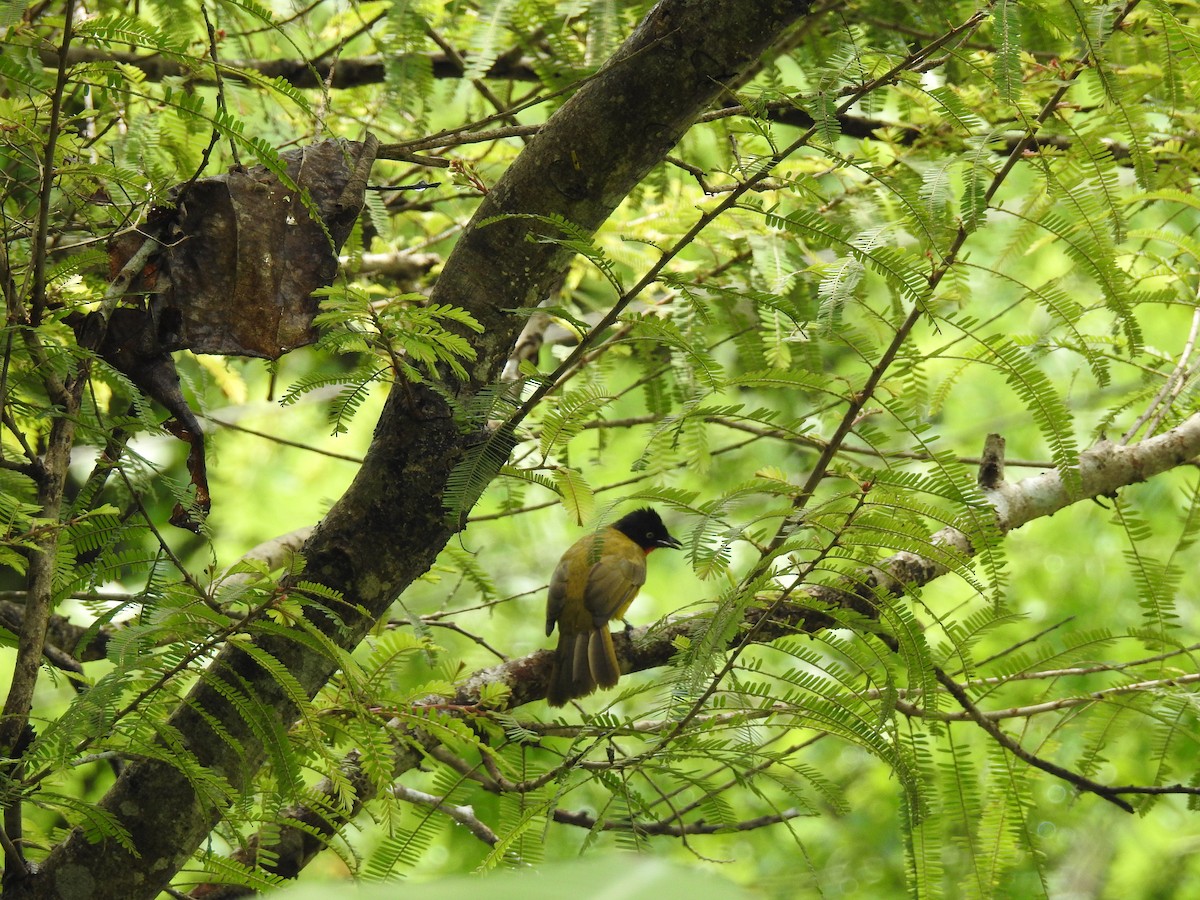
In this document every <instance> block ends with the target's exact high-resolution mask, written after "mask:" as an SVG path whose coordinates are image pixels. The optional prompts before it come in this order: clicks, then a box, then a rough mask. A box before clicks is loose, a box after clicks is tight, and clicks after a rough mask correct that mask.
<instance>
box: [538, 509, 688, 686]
mask: <svg viewBox="0 0 1200 900" xmlns="http://www.w3.org/2000/svg"><path fill="white" fill-rule="evenodd" d="M682 546H683V545H682V544H680V543H679V541H677V540H675V538H673V537H671V535H670V533H669V532H668V531H667V526H666V525H664V524H663V520H662V519H661V518H660V517H659V515H658V513H656V512H655V511H654V510H652V509H650V508H649V507H646V508H644V509H638V510H634V511H633V512H631V513H629V515H627V516H624V517H622V518H620V519H618V520H617V521H616V522H615V523H614V524H612V525H610V526H609V527H607V528H605V529H604V530H603V531H598V532H595V533H593V534H588V535H584V536H583V537H581V538H580V539H579V540H577V541H576V542H575V543H574V544H572V545H571V546H570V547H569V548H568V549H567V552H566V553H564V554H563V555H562V559H560V560H559V561H558V567H557V568H556V569H555V570H554V575H553V577H551V579H550V591H549V593H548V594H547V595H546V636H547V637H549V636H550V634H551V632H553V631H554V626H555V625H557V626H558V650H557V651H556V652H555V655H554V668H553V670H552V671H551V673H550V688H549V690H547V692H546V701H547V702H548V703H549V704H550V705H551V706H562V705H563V704H564V703H566V702H567V701H568V700H574V699H575V698H576V697H585V696H587V695H588V694H590V693H591V692H592V691H594V690H595V689H596V688H597V687H603V688H611V687H615V686H616V684H617V679H618V678H620V677H621V669H620V667H619V666H618V665H617V653H616V650H614V649H613V642H612V635H611V634H610V633H609V631H608V623H609V622H610V621H611V620H613V619H623V618H624V617H625V612H626V610H628V609H629V604H630V603H632V602H633V598H634V597H636V596H637V592H638V590H639V589H640V588H641V586H642V585H643V584H645V582H646V557H647V556H649V555H650V551H651V550H654V549H655V548H657V547H671V548H673V549H676V550H678V549H679V548H680V547H682Z"/></svg>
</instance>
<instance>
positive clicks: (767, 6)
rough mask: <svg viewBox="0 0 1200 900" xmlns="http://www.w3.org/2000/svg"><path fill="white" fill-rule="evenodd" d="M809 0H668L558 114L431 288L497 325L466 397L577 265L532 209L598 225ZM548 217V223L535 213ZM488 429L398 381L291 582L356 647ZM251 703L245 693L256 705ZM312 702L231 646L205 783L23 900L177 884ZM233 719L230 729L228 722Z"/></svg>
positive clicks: (186, 787) (24, 887)
mask: <svg viewBox="0 0 1200 900" xmlns="http://www.w3.org/2000/svg"><path fill="white" fill-rule="evenodd" d="M807 8H808V3H807V2H796V0H719V2H718V0H664V2H662V3H659V4H658V5H657V6H656V7H655V8H654V9H653V10H652V11H651V12H650V14H649V15H648V16H647V17H646V19H645V21H644V22H642V24H641V25H640V26H639V28H638V29H637V31H636V32H635V33H634V34H633V35H632V36H631V37H630V38H629V40H628V41H626V43H625V44H624V45H623V46H622V48H621V49H620V50H619V51H618V52H617V54H616V55H615V56H614V57H613V59H612V60H610V61H609V62H608V63H607V64H606V65H605V67H604V68H603V69H602V70H601V71H600V72H599V73H597V75H596V76H594V77H593V78H592V79H590V80H589V81H588V82H587V83H586V84H585V85H584V86H583V87H582V88H581V89H580V90H579V91H578V93H576V94H575V96H574V97H572V98H571V99H570V100H569V101H568V102H567V103H566V104H565V105H564V106H563V107H562V108H561V109H560V110H559V111H558V112H557V113H556V114H555V115H554V116H553V117H552V118H551V119H550V121H549V122H548V123H547V125H546V127H545V128H544V129H543V130H542V131H541V133H540V134H539V135H538V136H537V138H536V139H535V140H534V141H533V142H531V144H530V145H529V147H527V148H526V150H525V151H524V152H523V153H522V154H521V156H520V157H519V158H518V159H517V160H516V162H515V163H514V164H513V166H512V167H511V168H510V169H509V170H508V171H507V172H506V173H505V175H504V177H503V178H502V179H501V180H500V182H499V183H498V184H497V185H496V186H495V187H494V188H493V190H492V191H491V192H490V193H489V194H488V196H487V197H486V198H485V199H484V202H483V203H482V204H481V205H480V208H479V210H478V212H477V214H476V216H475V218H474V219H473V221H472V224H471V227H469V228H468V229H467V231H466V233H465V234H464V236H463V237H462V239H461V240H460V242H459V244H458V245H457V247H456V248H455V251H454V253H453V254H452V255H451V258H450V260H449V261H448V262H447V265H446V268H445V271H444V273H443V274H442V276H441V278H440V280H439V282H438V284H437V286H436V289H435V291H434V296H433V299H434V301H436V302H440V303H450V304H454V305H456V306H460V307H463V308H465V309H467V310H468V311H470V312H471V313H472V315H474V316H475V318H476V319H477V320H478V321H479V322H481V323H482V324H483V325H484V326H485V330H484V333H483V334H482V335H480V336H478V337H477V338H476V339H475V342H474V343H475V346H476V352H477V356H476V359H475V361H474V363H473V364H472V368H471V370H470V379H469V381H468V382H467V383H466V384H463V385H459V386H457V388H456V390H457V392H458V393H459V394H460V396H461V397H463V398H467V397H469V396H470V395H471V394H472V393H474V392H475V391H477V390H478V389H479V388H480V387H482V386H484V385H486V384H488V383H490V382H491V381H493V380H494V379H495V377H496V375H497V373H498V372H499V371H500V368H501V367H502V365H503V363H504V360H505V358H506V357H507V355H508V353H509V350H510V349H511V347H512V344H513V341H514V340H515V338H516V336H517V334H518V333H519V331H520V329H521V326H522V324H523V322H524V319H523V318H522V317H520V316H516V315H513V314H511V313H509V312H507V311H506V310H509V309H512V308H514V307H521V306H535V305H536V304H537V302H538V301H539V300H540V299H541V298H542V297H543V296H544V294H545V292H546V291H547V289H548V288H549V286H550V285H551V284H552V283H553V281H554V280H555V278H556V277H558V275H560V274H561V272H562V271H563V270H564V269H565V268H566V266H567V265H568V263H569V262H570V257H569V255H568V254H567V253H565V252H564V251H562V250H561V249H559V248H557V247H556V246H554V245H551V244H546V243H540V242H531V241H527V240H525V239H524V237H525V235H526V234H527V233H528V232H529V231H530V230H531V228H534V227H535V225H534V224H533V223H532V222H531V220H528V219H523V218H513V219H503V220H500V221H493V223H492V224H489V225H486V226H484V227H479V223H481V222H483V221H484V220H485V219H488V218H491V217H495V216H498V215H506V214H516V215H529V214H532V215H535V216H560V217H562V218H563V219H565V220H567V221H569V222H571V223H573V224H574V225H575V226H576V227H578V228H580V229H582V230H584V231H586V232H589V233H590V232H592V231H594V230H595V229H596V228H597V227H598V226H599V225H600V224H601V223H603V221H604V220H605V219H606V218H607V217H608V216H609V214H610V213H611V212H612V210H613V209H614V208H615V207H616V205H617V204H618V203H620V201H621V200H622V199H623V198H624V197H625V196H626V194H627V193H628V192H629V191H630V190H631V189H632V188H633V187H634V186H635V185H636V184H637V183H638V182H639V181H640V180H641V179H642V177H643V176H644V175H645V174H646V173H647V172H648V171H649V170H650V168H651V167H652V166H653V165H655V164H656V163H657V162H659V161H660V160H661V159H662V157H663V156H664V155H665V154H666V153H667V151H668V150H670V148H671V147H672V146H673V145H674V144H675V142H676V141H677V140H678V139H679V137H680V136H681V135H682V134H683V132H684V131H685V130H686V129H687V127H688V126H689V125H690V124H691V123H692V122H693V121H694V119H695V118H696V116H697V115H698V114H699V113H700V112H701V111H702V110H703V109H704V108H705V107H706V106H708V105H709V104H710V103H711V102H712V101H713V100H714V98H716V97H717V96H718V95H719V94H720V93H721V91H722V90H723V85H725V84H728V83H730V82H731V81H732V80H734V79H736V77H737V75H738V74H739V73H740V72H742V71H744V70H745V69H746V68H747V67H748V66H750V65H751V64H753V63H754V62H755V61H756V60H757V58H758V56H759V54H760V53H762V52H764V51H765V50H766V49H767V48H768V47H769V46H770V45H771V43H772V42H773V41H774V40H775V39H776V38H777V37H778V35H779V34H780V32H781V31H783V30H784V29H785V28H786V27H787V26H788V25H789V24H791V23H792V22H793V21H795V20H796V19H797V18H798V17H800V16H801V15H803V14H804V13H805V12H806V11H807ZM537 227H539V228H540V227H541V226H537ZM477 439H478V435H474V436H473V435H470V434H463V433H461V432H460V431H459V429H458V428H457V427H456V425H455V423H454V421H453V419H452V418H451V416H450V411H449V408H448V407H447V406H446V404H445V402H444V401H443V400H442V399H441V398H440V397H439V396H438V395H437V394H435V393H434V392H432V391H429V390H426V389H424V388H421V387H420V386H408V387H407V388H406V389H404V390H396V391H393V392H392V395H391V397H390V398H389V400H388V402H387V404H386V407H385V410H384V413H383V415H382V417H381V418H380V421H379V423H378V426H377V428H376V433H375V439H374V442H373V443H372V446H371V449H370V451H369V453H368V455H367V458H366V460H365V462H364V464H363V466H362V468H361V470H360V471H359V473H358V475H357V477H356V478H355V480H354V483H353V484H352V485H351V486H350V488H349V490H347V492H346V494H345V495H344V496H343V497H342V498H341V499H340V500H339V501H338V502H337V504H336V505H335V506H334V508H333V509H332V510H331V511H330V513H329V515H328V516H327V517H326V518H325V520H324V521H323V522H322V523H321V525H320V526H319V528H318V529H317V530H316V532H315V533H314V534H313V536H312V537H311V538H310V540H309V541H308V543H307V545H306V547H305V551H304V552H305V558H306V560H307V569H306V571H305V572H304V573H303V575H302V576H301V578H299V579H295V580H293V582H292V585H291V586H292V589H294V590H299V588H298V587H297V585H298V584H299V582H300V581H302V580H304V581H315V582H320V583H321V584H324V585H326V586H328V587H329V588H332V589H334V590H336V591H339V592H340V593H341V594H342V595H343V596H344V597H345V600H346V604H345V606H344V607H343V608H342V609H341V610H337V611H336V612H338V613H340V614H341V616H342V619H341V621H340V622H335V621H333V620H332V619H329V620H326V621H324V622H322V623H319V627H321V628H322V629H323V630H324V631H325V632H326V633H327V634H328V635H329V636H330V637H331V638H332V639H333V640H334V641H336V642H337V644H339V645H340V646H342V647H344V648H351V647H353V646H355V645H356V644H357V643H358V642H359V641H360V640H361V639H362V638H363V636H364V635H365V634H366V632H367V630H368V629H369V628H370V627H371V625H372V623H373V622H374V621H375V620H376V619H377V618H378V617H379V616H381V615H383V614H384V613H385V612H386V611H387V610H388V608H389V607H390V606H391V604H392V602H393V600H394V599H395V598H396V597H397V596H398V595H399V594H400V593H401V592H402V591H403V590H404V589H405V588H406V587H407V586H408V585H409V584H410V583H412V581H413V580H414V579H416V578H417V577H419V576H420V575H421V574H422V573H424V572H425V571H426V570H427V569H428V568H429V567H430V565H431V564H432V563H433V561H434V558H435V557H436V556H437V554H438V553H439V552H440V550H441V549H442V547H443V546H444V545H445V543H446V541H447V540H448V539H449V537H450V536H451V534H452V530H451V528H450V526H448V525H447V524H446V521H445V519H444V517H443V514H442V489H443V485H444V484H445V482H446V477H447V475H448V474H449V473H450V471H451V469H452V468H453V466H454V464H455V463H456V462H457V461H458V460H459V459H460V458H461V456H462V453H463V451H464V448H465V447H466V446H468V445H469V443H470V442H471V441H472V440H477ZM257 643H258V645H259V647H260V648H261V649H262V650H264V651H266V652H268V653H270V654H272V655H273V656H274V657H275V659H277V660H278V661H279V662H280V664H281V665H282V666H283V667H285V668H286V669H287V670H288V671H289V672H291V673H292V675H293V676H294V677H295V678H296V679H297V681H298V682H299V683H300V685H301V686H302V688H303V689H304V691H305V692H306V693H308V695H309V696H312V695H314V694H315V693H316V692H317V691H318V690H319V689H320V687H321V686H322V685H323V684H324V683H325V682H326V681H327V680H328V679H329V677H330V676H331V675H332V674H333V672H334V671H335V668H336V665H335V661H334V660H332V659H330V658H329V657H328V656H325V655H322V654H319V653H315V652H313V651H311V650H309V649H308V648H307V647H306V646H305V645H304V644H301V643H299V642H296V641H291V640H287V639H284V638H276V639H270V640H268V639H260V640H258V641H257ZM230 692H237V693H240V694H241V695H243V696H244V697H245V698H247V701H246V703H249V704H250V705H251V707H252V708H254V709H255V710H257V711H258V712H259V713H261V714H262V715H264V716H265V715H271V716H273V717H275V719H276V721H274V722H273V723H271V725H269V726H267V727H266V728H263V727H256V725H252V724H251V723H248V722H247V721H246V720H245V719H244V718H243V717H242V715H241V714H240V713H239V712H238V709H237V708H236V707H235V706H234V705H233V704H231V703H230V702H229V701H228V700H227V699H226V696H227V695H228V694H229V693H230ZM246 703H243V704H242V706H243V708H245V706H246ZM295 714H296V710H295V708H294V706H293V705H292V704H291V703H290V702H289V701H288V698H287V696H286V695H285V693H284V692H283V690H282V689H281V688H280V687H279V685H278V684H277V683H276V682H275V681H274V680H273V679H272V678H271V676H270V675H269V674H267V673H265V672H264V671H263V670H262V669H261V668H259V667H258V666H257V664H255V663H254V662H253V661H252V660H251V659H250V658H249V657H248V656H247V655H246V654H245V653H244V652H242V651H239V650H237V649H235V648H232V647H227V648H226V649H225V650H224V651H223V652H222V653H221V654H220V655H219V656H218V657H217V659H216V660H215V661H214V662H213V664H212V666H211V667H210V670H209V674H208V676H207V677H206V678H205V680H204V681H202V682H200V683H198V684H197V686H196V688H195V689H194V690H193V691H192V692H191V694H190V696H189V698H188V701H187V703H186V704H185V705H183V706H181V707H180V708H179V710H178V711H177V712H176V713H175V715H173V716H172V718H171V721H170V723H169V728H170V729H171V730H172V731H173V733H174V734H175V735H176V736H177V739H178V748H177V749H173V750H172V752H173V753H175V754H178V755H183V754H187V756H188V757H189V758H191V759H192V760H194V762H192V763H189V764H188V765H187V766H186V768H187V769H194V768H195V765H196V763H198V764H199V765H200V766H203V767H204V768H205V769H206V770H207V771H208V772H209V773H211V777H212V782H211V783H208V782H199V781H197V780H195V779H189V778H188V777H185V776H184V774H182V772H181V771H180V769H179V768H177V767H176V766H174V765H171V764H169V763H166V762H159V761H154V760H139V761H136V762H134V763H132V764H131V765H130V766H129V767H128V768H127V769H126V770H125V772H124V774H123V775H122V776H121V778H120V779H119V780H118V782H117V783H116V785H114V786H113V788H112V789H111V790H110V791H109V793H108V795H107V796H106V797H105V798H104V800H103V802H102V806H103V809H104V810H105V812H106V813H107V814H108V815H110V816H112V817H114V818H115V819H116V820H118V821H119V822H121V823H122V825H123V826H124V827H125V828H126V829H128V831H129V833H130V835H131V836H132V841H133V845H134V847H135V848H136V853H131V852H130V851H129V850H127V849H125V848H123V847H121V846H118V845H117V844H116V842H115V841H106V842H101V843H95V844H93V843H90V842H89V841H88V839H87V837H86V836H85V835H84V833H83V832H82V831H81V830H79V829H76V830H75V831H74V832H72V833H71V834H70V835H69V836H68V838H67V839H66V840H64V841H63V843H62V844H60V845H59V846H58V847H56V848H55V849H54V850H53V851H52V853H51V854H50V855H49V857H48V858H47V859H46V861H45V864H44V865H43V866H42V868H41V869H40V870H39V871H38V872H37V873H36V874H33V875H31V876H30V877H29V878H27V879H25V880H24V881H23V882H21V883H18V884H13V885H12V886H11V887H9V888H8V892H10V893H11V896H13V897H18V898H35V897H36V898H41V897H65V898H71V900H76V898H78V900H84V898H118V897H119V898H122V900H135V898H151V897H154V896H155V895H157V894H158V893H159V891H160V890H161V889H162V888H163V887H164V886H165V885H166V884H168V883H169V881H170V879H171V878H172V877H173V876H174V875H175V873H176V872H178V871H179V869H180V868H181V867H182V866H183V865H184V864H185V863H186V862H187V860H188V859H189V858H190V857H191V855H192V854H193V853H194V852H195V850H196V848H197V847H199V846H200V845H201V843H202V842H203V841H204V839H205V838H206V837H207V835H208V834H209V832H210V831H211V830H212V828H213V826H214V825H215V823H216V822H217V821H218V820H219V818H220V816H221V812H222V809H223V808H224V806H225V804H226V802H227V800H228V794H227V791H232V792H236V791H239V790H242V789H243V788H245V787H246V786H247V785H248V784H249V783H250V782H251V780H252V778H253V776H254V774H255V773H256V772H257V771H258V769H259V767H260V766H261V765H262V764H263V762H264V760H265V758H266V753H265V750H264V747H263V742H262V739H261V735H262V734H263V733H264V731H265V730H267V729H269V728H279V727H284V728H286V727H287V726H288V725H289V724H290V723H291V722H292V721H293V719H294V717H295ZM219 732H224V734H223V735H222V734H220V733H219Z"/></svg>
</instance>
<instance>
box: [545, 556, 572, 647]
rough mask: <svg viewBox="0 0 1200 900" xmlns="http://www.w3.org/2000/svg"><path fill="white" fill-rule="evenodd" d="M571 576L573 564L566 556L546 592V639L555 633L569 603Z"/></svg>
mask: <svg viewBox="0 0 1200 900" xmlns="http://www.w3.org/2000/svg"><path fill="white" fill-rule="evenodd" d="M570 575H571V562H570V560H568V559H567V557H566V556H564V557H563V558H562V559H561V560H559V563H558V565H557V566H555V568H554V574H553V575H551V576H550V589H549V590H548V591H547V592H546V637H549V636H550V634H551V633H552V632H553V631H554V623H555V622H557V621H558V617H559V616H560V615H562V611H563V604H565V603H566V602H567V585H568V582H569V580H570Z"/></svg>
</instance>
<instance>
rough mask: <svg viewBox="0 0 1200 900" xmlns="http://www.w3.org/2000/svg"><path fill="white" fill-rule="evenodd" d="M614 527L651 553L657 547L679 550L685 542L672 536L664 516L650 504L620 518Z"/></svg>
mask: <svg viewBox="0 0 1200 900" xmlns="http://www.w3.org/2000/svg"><path fill="white" fill-rule="evenodd" d="M613 528H615V529H617V531H619V532H621V534H623V535H625V537H627V538H629V539H630V540H631V541H633V542H634V543H636V544H637V545H638V546H639V547H641V548H642V549H643V550H645V551H646V552H647V553H649V552H650V551H651V550H653V549H654V548H655V547H670V548H671V549H672V550H678V549H679V548H680V547H682V546H683V544H681V543H679V541H677V540H675V538H673V537H671V533H670V532H669V531H667V526H666V525H664V524H663V520H662V518H661V517H660V516H659V515H658V513H656V512H655V511H654V510H652V509H651V508H650V507H648V506H644V507H642V508H641V509H635V510H634V511H633V512H631V513H629V514H628V515H625V516H622V517H621V518H619V519H618V520H617V521H616V523H615V524H614V525H613Z"/></svg>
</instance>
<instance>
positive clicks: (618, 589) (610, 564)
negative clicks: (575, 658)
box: [583, 541, 646, 628]
mask: <svg viewBox="0 0 1200 900" xmlns="http://www.w3.org/2000/svg"><path fill="white" fill-rule="evenodd" d="M629 543H630V546H631V547H632V549H633V552H632V553H620V554H606V555H605V556H602V557H601V558H600V560H599V562H597V563H596V564H595V565H594V566H592V570H591V572H590V573H589V574H588V582H587V588H586V589H585V591H584V594H583V602H584V605H585V606H586V607H587V610H588V612H589V613H591V614H592V622H593V623H594V624H595V625H596V627H597V628H599V627H600V626H602V625H606V624H607V623H608V622H609V620H610V619H613V618H616V617H617V616H619V615H624V613H625V610H626V609H628V608H629V604H630V602H631V601H632V600H633V598H634V597H635V596H636V595H637V592H638V590H639V589H641V586H642V585H643V584H645V583H646V556H645V554H644V553H642V550H641V548H640V547H638V546H637V545H636V544H633V542H632V541H630V542H629Z"/></svg>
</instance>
